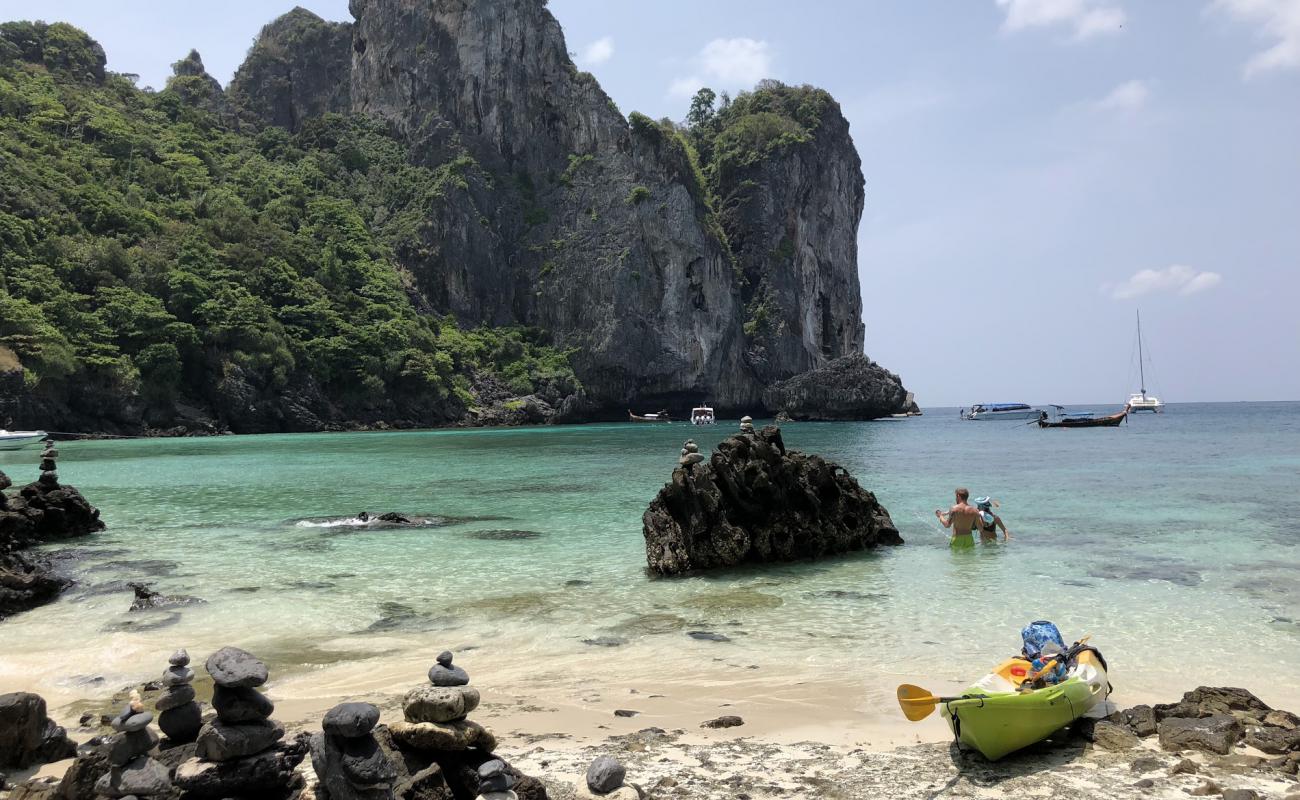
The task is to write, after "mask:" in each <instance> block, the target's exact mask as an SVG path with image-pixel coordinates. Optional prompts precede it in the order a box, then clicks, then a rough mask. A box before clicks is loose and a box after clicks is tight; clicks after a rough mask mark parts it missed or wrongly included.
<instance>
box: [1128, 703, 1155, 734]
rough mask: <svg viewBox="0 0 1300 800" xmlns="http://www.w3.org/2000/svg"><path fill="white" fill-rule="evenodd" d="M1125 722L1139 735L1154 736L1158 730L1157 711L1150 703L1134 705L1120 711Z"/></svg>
mask: <svg viewBox="0 0 1300 800" xmlns="http://www.w3.org/2000/svg"><path fill="white" fill-rule="evenodd" d="M1119 714H1120V716H1121V717H1122V718H1123V720H1124V723H1125V724H1126V725H1128V726H1129V727H1130V728H1132V729H1133V732H1134V733H1136V734H1137V735H1138V736H1143V737H1145V736H1154V735H1155V732H1156V713H1155V710H1154V709H1152V708H1151V706H1148V705H1139V706H1133V707H1132V708H1126V709H1124V710H1123V711H1121V712H1119Z"/></svg>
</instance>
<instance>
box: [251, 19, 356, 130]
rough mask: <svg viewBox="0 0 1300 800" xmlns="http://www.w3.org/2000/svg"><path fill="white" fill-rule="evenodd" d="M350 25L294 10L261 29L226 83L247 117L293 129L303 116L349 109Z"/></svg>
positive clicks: (350, 70)
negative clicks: (245, 56) (236, 70)
mask: <svg viewBox="0 0 1300 800" xmlns="http://www.w3.org/2000/svg"><path fill="white" fill-rule="evenodd" d="M351 72H352V26H351V25H349V24H347V23H336V22H326V21H325V20H323V19H321V18H320V17H318V16H316V15H315V14H313V13H311V12H310V11H308V10H307V9H305V8H301V7H299V8H295V9H293V10H292V11H290V12H289V13H287V14H285V15H283V16H281V17H280V18H279V19H277V20H275V21H274V22H272V23H271V24H269V25H267V26H266V27H265V28H263V29H262V32H261V33H260V34H259V35H258V37H257V41H256V42H254V43H253V47H252V49H251V50H249V51H248V58H247V59H245V61H244V63H243V65H242V66H240V68H239V71H238V72H236V73H235V77H234V79H233V80H232V81H231V82H230V98H231V101H232V103H233V104H234V106H235V109H236V111H237V112H238V114H239V116H240V117H241V118H242V119H244V120H247V121H250V122H254V123H258V124H264V125H276V126H278V127H281V128H285V129H287V130H290V131H297V130H298V128H299V127H300V126H301V125H302V122H303V121H304V120H307V119H310V118H311V117H315V116H319V115H321V114H324V113H327V112H336V113H346V112H347V111H348V110H349V109H350V107H351V101H350V99H349V95H348V92H349V89H350V86H351V81H350V78H349V76H350V75H351Z"/></svg>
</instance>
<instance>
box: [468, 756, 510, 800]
mask: <svg viewBox="0 0 1300 800" xmlns="http://www.w3.org/2000/svg"><path fill="white" fill-rule="evenodd" d="M514 785H515V776H513V775H511V774H510V772H509V771H508V770H507V769H506V765H505V762H504V761H501V760H500V759H496V758H494V759H492V760H491V761H488V762H486V763H484V764H483V765H482V766H481V767H479V768H478V800H519V795H517V794H515V793H514V792H512V791H511V787H512V786H514Z"/></svg>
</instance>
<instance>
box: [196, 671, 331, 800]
mask: <svg viewBox="0 0 1300 800" xmlns="http://www.w3.org/2000/svg"><path fill="white" fill-rule="evenodd" d="M204 668H205V669H207V671H208V674H209V675H211V676H212V681H213V683H214V684H216V685H215V687H214V689H213V692H212V707H213V709H215V710H216V712H217V718H216V719H214V720H212V721H211V722H208V723H207V724H205V725H204V726H203V727H202V728H200V729H199V733H198V738H197V739H196V742H195V747H194V756H195V757H194V758H191V759H189V760H188V761H185V762H184V763H182V764H181V765H180V766H178V767H177V768H176V777H175V781H176V784H177V785H178V786H179V787H180V788H181V789H183V790H184V792H185V797H187V798H190V797H193V798H208V797H212V798H226V797H244V798H278V797H288V796H290V795H291V794H293V792H294V791H295V790H297V789H298V788H299V787H301V785H302V777H301V776H300V775H297V774H296V773H295V772H294V769H295V767H296V766H297V764H298V763H299V762H301V760H302V757H303V756H304V755H305V753H303V752H302V751H301V749H298V748H296V747H294V746H292V745H291V746H289V747H286V746H283V745H278V744H277V743H278V742H279V741H280V739H282V738H283V737H284V726H283V725H281V724H280V723H279V722H276V721H275V720H273V719H271V718H270V717H271V712H272V711H274V710H275V704H274V703H272V702H271V700H270V699H269V698H267V696H266V695H264V694H262V693H261V692H260V691H258V690H257V687H259V686H261V685H262V684H264V683H266V681H267V678H268V677H269V674H268V672H267V669H266V665H265V664H263V663H262V662H261V661H260V660H259V659H257V658H256V657H255V656H253V654H252V653H248V652H245V651H244V650H240V649H239V648H237V647H223V648H222V649H220V650H218V651H217V652H215V653H213V654H212V655H211V656H210V657H209V658H208V660H207V661H206V662H205V663H204Z"/></svg>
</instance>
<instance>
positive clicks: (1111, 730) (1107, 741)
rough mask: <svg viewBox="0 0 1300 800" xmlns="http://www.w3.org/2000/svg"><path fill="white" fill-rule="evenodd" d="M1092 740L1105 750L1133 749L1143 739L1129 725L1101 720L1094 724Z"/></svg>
mask: <svg viewBox="0 0 1300 800" xmlns="http://www.w3.org/2000/svg"><path fill="white" fill-rule="evenodd" d="M1092 742H1093V744H1095V745H1097V746H1098V747H1100V748H1101V749H1103V750H1132V749H1133V748H1134V747H1137V746H1138V745H1140V744H1141V743H1142V740H1141V739H1139V738H1138V737H1137V734H1135V733H1133V731H1131V730H1129V728H1128V726H1127V725H1120V724H1118V723H1115V722H1110V721H1107V720H1101V721H1099V722H1098V723H1097V724H1096V725H1094V726H1093V729H1092Z"/></svg>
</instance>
